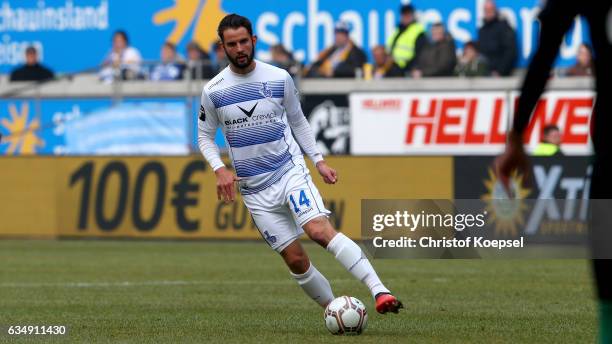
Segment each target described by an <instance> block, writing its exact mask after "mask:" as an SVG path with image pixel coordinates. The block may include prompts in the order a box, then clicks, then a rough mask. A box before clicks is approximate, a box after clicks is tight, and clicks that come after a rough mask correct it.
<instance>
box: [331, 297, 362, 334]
mask: <svg viewBox="0 0 612 344" xmlns="http://www.w3.org/2000/svg"><path fill="white" fill-rule="evenodd" d="M323 317H324V319H325V326H326V327H327V329H328V330H329V332H331V333H332V334H346V335H358V334H361V332H362V331H363V330H365V328H366V326H367V324H368V312H367V311H366V308H365V305H364V304H363V302H361V301H359V300H358V299H356V298H354V297H352V296H340V297H338V298H335V299H334V300H333V301H332V302H330V303H329V304H328V305H327V307H326V308H325V314H324V315H323Z"/></svg>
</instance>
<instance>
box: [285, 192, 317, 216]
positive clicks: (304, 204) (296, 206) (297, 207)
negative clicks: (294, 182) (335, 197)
mask: <svg viewBox="0 0 612 344" xmlns="http://www.w3.org/2000/svg"><path fill="white" fill-rule="evenodd" d="M298 193H299V195H298ZM296 199H297V202H296ZM289 202H290V203H291V207H292V208H293V211H294V212H295V213H296V214H298V215H300V213H301V212H303V211H304V210H306V209H312V208H311V206H310V203H311V200H310V199H308V196H307V195H306V192H305V191H304V190H299V191H296V192H294V193H292V194H291V195H289Z"/></svg>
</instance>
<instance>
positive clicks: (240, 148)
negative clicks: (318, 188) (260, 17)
mask: <svg viewBox="0 0 612 344" xmlns="http://www.w3.org/2000/svg"><path fill="white" fill-rule="evenodd" d="M218 127H221V129H222V131H223V134H224V136H225V140H226V142H227V145H228V149H229V154H230V158H231V160H232V163H233V165H234V168H235V170H236V175H237V176H238V177H239V178H241V182H240V185H241V192H242V194H243V195H248V194H254V193H257V192H259V191H261V190H264V189H266V188H267V187H269V186H271V185H272V184H274V183H275V182H277V181H278V180H279V179H280V178H281V177H282V176H283V175H284V174H285V173H286V172H287V171H288V170H290V169H291V168H292V167H293V166H295V165H296V164H297V163H302V164H303V160H304V158H303V156H302V153H301V151H300V147H302V149H303V150H304V152H305V153H306V154H307V155H308V156H309V157H310V158H311V159H312V160H313V162H315V164H316V163H317V162H319V161H320V160H323V157H322V155H321V153H320V152H319V151H318V149H317V148H316V143H315V139H314V135H313V133H312V130H311V129H310V125H309V124H308V121H307V120H306V118H305V117H304V113H303V112H302V108H301V106H300V102H299V93H298V91H297V89H296V88H295V85H294V83H293V79H291V76H290V75H289V74H288V73H287V72H286V71H285V70H283V69H280V68H277V67H274V66H272V65H269V64H267V63H263V62H261V61H258V60H255V69H253V71H251V72H250V73H248V74H244V75H242V74H237V73H235V72H233V71H232V70H231V69H230V67H229V66H228V67H226V68H225V69H224V70H223V71H221V72H220V73H219V74H218V75H217V76H215V77H214V78H213V79H211V80H210V81H209V82H208V83H207V84H206V85H205V86H204V90H203V92H202V100H201V106H200V114H199V120H198V145H199V146H200V150H201V151H202V154H203V155H204V157H205V158H206V160H207V161H208V162H209V164H210V165H211V166H212V168H213V169H214V170H217V169H218V168H220V167H222V166H224V164H223V162H222V161H221V158H220V155H219V149H218V147H217V146H216V144H215V143H214V137H215V133H216V130H217V128H218ZM294 135H295V137H294ZM296 140H297V142H296ZM298 143H299V146H298Z"/></svg>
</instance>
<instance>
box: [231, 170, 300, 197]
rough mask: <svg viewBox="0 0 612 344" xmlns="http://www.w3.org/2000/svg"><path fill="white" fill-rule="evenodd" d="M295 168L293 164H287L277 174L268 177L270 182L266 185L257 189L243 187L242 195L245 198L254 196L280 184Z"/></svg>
mask: <svg viewBox="0 0 612 344" xmlns="http://www.w3.org/2000/svg"><path fill="white" fill-rule="evenodd" d="M293 166H294V165H293V164H289V163H287V164H285V165H284V166H281V167H280V168H279V169H278V170H276V172H274V173H273V174H272V175H271V176H270V177H268V180H267V181H266V182H265V183H264V184H262V185H259V186H257V187H255V188H245V187H242V188H241V189H240V193H241V194H242V195H243V196H245V195H252V194H255V193H258V192H260V191H262V190H264V189H267V188H269V187H270V186H272V184H274V183H276V182H278V181H279V180H280V179H281V178H282V177H283V176H284V175H285V173H287V171H289V170H290V169H292V168H293Z"/></svg>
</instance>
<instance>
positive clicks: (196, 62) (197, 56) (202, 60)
mask: <svg viewBox="0 0 612 344" xmlns="http://www.w3.org/2000/svg"><path fill="white" fill-rule="evenodd" d="M187 68H189V73H190V74H189V76H190V77H191V79H192V80H202V79H210V78H212V77H213V76H215V70H214V69H213V65H212V61H211V60H210V55H208V53H207V52H206V51H205V50H204V49H202V47H200V45H199V44H198V43H197V42H195V41H192V42H189V44H187Z"/></svg>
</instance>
